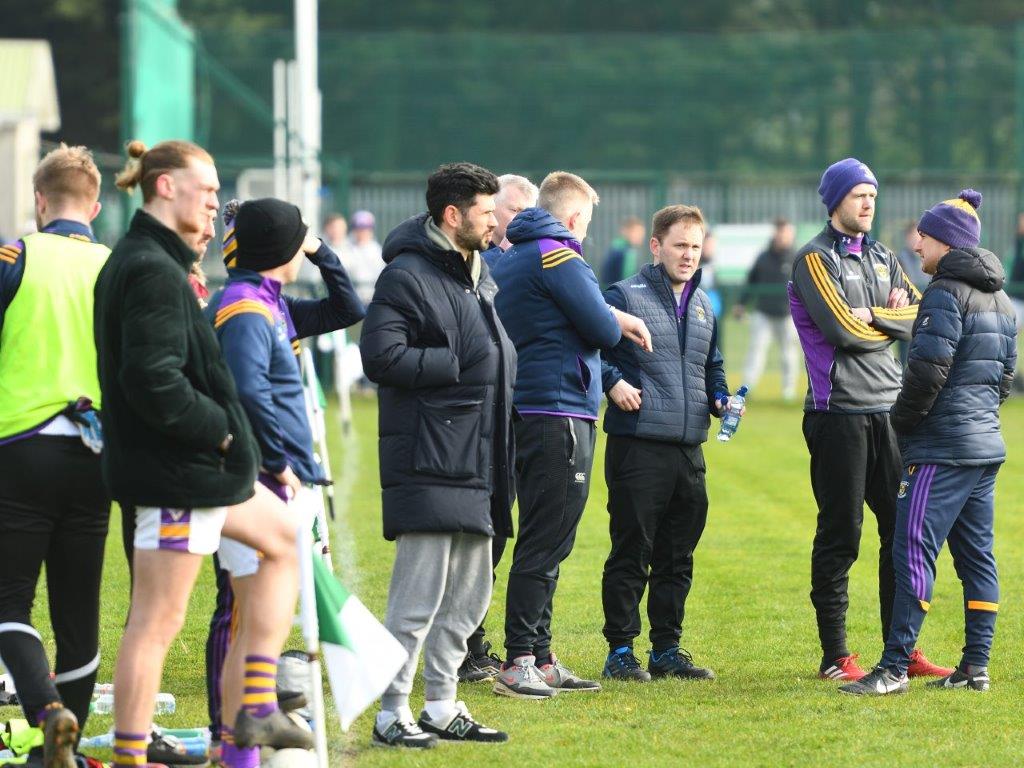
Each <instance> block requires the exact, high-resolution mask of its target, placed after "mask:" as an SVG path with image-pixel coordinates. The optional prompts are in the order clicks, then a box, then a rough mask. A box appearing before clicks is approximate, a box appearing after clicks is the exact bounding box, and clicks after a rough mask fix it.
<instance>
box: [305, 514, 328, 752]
mask: <svg viewBox="0 0 1024 768" xmlns="http://www.w3.org/2000/svg"><path fill="white" fill-rule="evenodd" d="M299 516H300V518H301V523H300V526H299V543H298V546H299V577H300V582H299V621H300V623H301V624H302V636H303V639H304V640H305V641H306V654H307V655H308V656H309V675H310V682H311V683H312V688H313V690H312V693H313V702H312V703H313V736H314V739H315V741H316V761H317V766H318V768H327V716H326V708H325V707H324V682H323V676H322V674H321V671H320V626H319V624H318V622H317V618H316V585H315V583H314V579H313V561H312V558H313V557H315V555H314V554H313V533H312V525H313V521H312V519H311V518H312V516H311V515H310V514H309V511H308V510H304V509H300V510H299Z"/></svg>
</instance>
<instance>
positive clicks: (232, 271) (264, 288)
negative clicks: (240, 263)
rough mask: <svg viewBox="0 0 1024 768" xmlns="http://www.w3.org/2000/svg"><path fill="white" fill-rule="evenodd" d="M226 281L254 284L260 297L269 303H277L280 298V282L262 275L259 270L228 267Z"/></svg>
mask: <svg viewBox="0 0 1024 768" xmlns="http://www.w3.org/2000/svg"><path fill="white" fill-rule="evenodd" d="M228 283H246V284H247V285H253V286H256V288H257V289H258V293H259V296H260V298H263V299H265V300H267V301H269V302H270V303H273V304H277V302H278V301H279V300H280V298H281V287H282V286H281V283H280V282H278V281H277V280H274V279H272V278H269V277H264V276H263V275H261V274H260V273H259V272H255V271H253V270H251V269H243V268H242V267H230V268H229V269H228Z"/></svg>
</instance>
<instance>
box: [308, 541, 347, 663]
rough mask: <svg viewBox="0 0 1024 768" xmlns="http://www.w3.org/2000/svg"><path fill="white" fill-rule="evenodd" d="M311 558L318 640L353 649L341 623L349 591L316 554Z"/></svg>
mask: <svg viewBox="0 0 1024 768" xmlns="http://www.w3.org/2000/svg"><path fill="white" fill-rule="evenodd" d="M311 556H312V558H313V584H314V589H315V591H316V620H317V622H318V623H319V624H320V642H321V643H334V644H335V645H341V646H344V647H345V648H348V649H349V650H353V651H354V650H355V647H354V646H353V645H352V641H351V640H350V639H349V636H348V634H347V633H346V632H345V628H344V627H343V626H342V625H341V608H342V606H343V605H344V604H345V601H346V600H348V598H349V593H348V592H347V591H346V590H345V588H344V587H343V586H341V583H340V582H339V581H338V580H337V579H336V578H335V576H334V574H333V573H331V572H330V571H329V570H328V569H327V565H326V563H324V561H323V559H322V558H320V557H319V556H317V555H315V554H314V555H311Z"/></svg>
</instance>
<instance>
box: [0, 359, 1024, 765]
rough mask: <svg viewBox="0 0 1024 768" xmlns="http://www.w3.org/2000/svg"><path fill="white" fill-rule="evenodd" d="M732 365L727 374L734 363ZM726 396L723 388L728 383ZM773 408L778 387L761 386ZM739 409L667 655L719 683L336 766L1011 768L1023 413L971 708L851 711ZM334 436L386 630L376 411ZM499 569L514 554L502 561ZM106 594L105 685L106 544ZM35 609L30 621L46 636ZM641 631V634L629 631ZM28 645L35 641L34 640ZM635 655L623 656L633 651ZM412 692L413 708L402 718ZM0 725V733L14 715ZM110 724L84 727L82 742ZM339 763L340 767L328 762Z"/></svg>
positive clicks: (354, 737) (191, 674)
mask: <svg viewBox="0 0 1024 768" xmlns="http://www.w3.org/2000/svg"><path fill="white" fill-rule="evenodd" d="M732 359H733V360H736V359H738V358H737V357H733V358H732ZM734 384H735V381H734ZM774 389H775V391H777V385H775V386H774ZM763 391H764V392H765V393H766V394H765V397H764V398H762V399H756V398H755V399H754V400H753V401H752V403H751V405H750V408H749V410H748V414H747V416H746V418H745V419H744V423H743V425H742V428H741V430H740V432H739V434H738V436H737V437H736V439H734V440H733V441H732V442H731V443H727V444H719V443H717V442H712V443H709V444H708V446H707V447H706V456H707V464H708V487H709V494H710V499H711V509H710V513H709V519H708V526H707V530H706V532H705V534H704V538H703V540H702V542H701V545H700V547H699V548H698V550H697V554H696V565H695V577H694V586H693V590H692V592H691V594H690V598H689V601H688V604H687V611H686V623H685V626H684V633H683V645H684V647H686V648H688V649H689V650H690V651H691V652H692V653H693V654H694V657H695V659H696V660H697V661H698V663H701V664H707V665H708V666H711V667H712V668H713V669H714V670H715V671H716V672H717V674H718V680H717V681H715V682H713V683H684V682H676V681H663V682H655V683H650V684H647V685H639V684H617V683H608V684H606V685H605V690H604V691H603V692H602V693H599V694H565V695H562V696H559V697H557V698H556V699H554V700H552V701H548V702H539V703H538V702H520V701H514V700H509V699H504V698H500V697H497V696H494V695H493V694H491V692H490V686H489V685H488V684H477V685H471V686H462V687H461V688H460V693H459V695H460V697H461V698H463V699H464V700H465V701H466V702H467V704H468V706H469V707H470V709H471V711H472V712H473V713H474V714H475V715H476V716H477V717H478V719H480V720H481V721H483V722H485V723H487V724H490V725H494V726H497V727H500V728H503V729H506V730H508V731H509V732H510V734H511V741H510V743H508V744H507V745H502V746H496V747H474V746H462V745H459V746H444V745H443V746H442V748H439V749H436V750H433V751H432V752H429V753H402V754H396V753H395V752H393V751H390V750H375V749H371V748H370V747H369V740H370V728H371V723H372V715H371V713H367V714H366V715H364V716H363V717H362V718H361V719H360V720H359V721H358V722H357V724H356V726H355V727H354V728H353V731H352V733H350V734H349V735H347V736H342V735H341V734H340V733H337V732H336V723H335V724H333V725H332V733H331V741H332V752H333V756H332V765H335V764H338V765H340V764H342V763H345V764H353V763H354V764H357V765H360V766H380V765H396V764H403V765H409V766H435V765H436V766H444V765H452V764H465V765H470V764H475V763H481V762H483V761H486V762H487V764H488V765H523V764H529V765H545V764H547V765H559V764H562V765H624V764H630V765H632V766H645V765H678V764H688V765H698V766H733V765H744V766H777V765H787V766H789V765H793V766H796V765H841V764H847V765H857V766H867V765H878V766H882V765H886V766H889V765H901V766H932V765H948V766H967V765H978V766H981V765H984V766H1004V765H1014V764H1019V763H1021V762H1024V746H1022V744H1021V733H1022V731H1024V711H1022V708H1021V705H1020V702H1021V700H1022V695H1024V672H1022V669H1021V663H1020V662H1021V630H1022V628H1024V627H1022V619H1021V612H1020V610H1019V606H1020V604H1021V601H1022V588H1024V587H1022V584H1024V514H1022V513H1024V500H1022V499H1024V472H1022V469H1024V463H1022V462H1024V458H1022V457H1024V398H1018V399H1016V400H1014V401H1011V402H1010V403H1008V404H1007V406H1006V407H1005V408H1004V411H1003V424H1004V432H1005V434H1006V437H1007V442H1008V443H1009V447H1010V454H1011V455H1010V460H1009V461H1008V462H1007V464H1006V465H1005V466H1004V468H1003V470H1002V472H1001V473H1000V478H999V484H998V486H997V487H998V506H997V535H996V542H997V548H996V556H997V559H998V562H999V566H1000V576H1001V582H1002V598H1001V603H1002V607H1003V611H1002V613H1001V616H1000V620H999V626H998V631H997V637H996V646H995V649H994V654H993V662H992V666H991V673H992V677H993V681H994V684H993V688H992V691H991V692H990V693H989V694H987V695H978V694H972V693H966V692H955V693H948V692H944V691H932V690H925V689H924V688H923V687H922V685H921V683H914V684H912V686H911V692H910V694H909V695H907V696H903V697H895V698H890V699H885V700H867V701H864V700H858V699H851V698H848V697H843V696H840V695H839V694H837V693H836V691H835V687H836V686H835V684H833V683H827V682H822V681H819V680H817V679H816V677H815V673H816V670H817V664H818V660H819V658H818V647H817V642H816V632H815V628H814V618H813V613H812V610H811V606H810V602H809V600H808V597H807V593H808V588H809V555H810V545H811V538H812V535H813V530H814V518H815V510H814V505H813V502H812V499H811V496H810V490H809V486H808V480H807V455H806V449H805V447H804V443H803V439H802V436H801V433H800V418H801V414H800V409H799V407H798V406H788V405H783V404H781V403H779V402H776V401H772V400H771V399H770V397H771V393H772V386H771V385H769V386H766V387H765V388H764V390H763ZM354 405H355V408H354V424H353V428H352V431H351V432H350V433H349V434H348V435H343V434H341V430H340V429H336V428H335V429H334V435H333V440H332V453H331V455H332V461H333V463H334V466H335V476H336V479H337V483H338V488H337V493H338V499H339V502H340V504H339V508H340V509H341V510H342V515H341V516H340V518H339V521H338V523H337V526H336V528H335V531H334V536H335V553H336V554H335V562H336V564H337V565H338V567H339V571H340V572H341V574H342V576H343V578H344V580H345V581H346V583H347V584H348V585H349V587H350V588H352V589H353V590H354V591H356V593H357V594H359V596H360V597H361V598H362V600H363V601H364V602H365V603H366V604H367V605H368V606H369V607H370V608H371V610H373V611H374V612H375V613H376V614H377V615H378V616H382V615H383V609H384V605H385V600H386V595H387V587H388V579H389V574H390V565H391V560H392V558H393V554H394V546H393V544H390V543H388V542H386V541H384V540H383V538H382V537H381V535H380V530H381V524H380V495H379V487H378V483H377V448H376V403H375V401H374V400H372V399H366V398H357V399H356V402H355V404H354ZM601 467H603V440H599V443H598V453H597V459H596V463H595V473H594V476H595V481H594V482H593V484H592V486H591V497H590V503H589V505H588V507H587V511H586V514H585V515H584V518H583V522H582V524H581V527H580V532H579V536H578V540H577V545H576V549H575V551H574V552H573V554H572V556H571V557H570V558H569V559H568V560H567V561H566V563H565V564H564V566H563V568H562V577H561V581H560V585H559V590H558V593H557V595H556V600H555V615H554V637H555V643H554V646H555V650H556V652H557V653H558V654H559V655H560V656H561V657H562V659H563V660H564V661H565V662H567V663H568V664H569V665H570V666H571V667H573V668H574V669H575V670H576V671H577V672H579V673H581V674H584V675H589V676H597V675H599V674H600V671H601V667H602V664H603V660H604V656H605V653H606V647H605V644H604V641H603V638H602V636H601V633H600V628H601V624H602V621H603V618H602V614H601V603H600V591H599V587H600V574H601V568H602V565H603V561H604V558H605V556H606V554H607V549H608V534H607V517H606V514H607V513H606V511H605V502H606V491H605V486H604V483H603V480H602V479H600V478H601V477H602V473H601ZM868 516H869V520H868V521H866V524H865V536H864V539H863V543H862V546H863V550H862V555H863V556H862V558H861V560H860V561H858V563H857V564H856V565H855V567H854V570H853V574H852V581H851V590H850V591H851V609H850V613H849V632H850V645H851V648H852V650H854V651H857V652H859V653H860V654H861V661H862V662H864V663H865V664H867V665H870V664H872V663H874V662H875V661H876V660H877V659H878V656H879V654H880V652H881V638H880V637H879V629H878V618H877V616H878V606H877V592H876V568H875V565H874V564H873V563H874V562H875V560H876V558H875V556H874V551H875V544H876V542H877V538H876V536H875V534H874V532H873V523H871V521H870V513H868ZM509 552H511V549H510V550H509ZM509 560H510V556H509V555H506V559H505V560H504V561H503V562H502V564H501V566H500V568H499V577H498V583H497V587H496V591H495V598H494V602H493V610H492V612H491V614H490V616H489V617H488V626H489V628H490V632H489V636H490V639H491V640H492V641H493V642H494V643H495V644H496V645H498V646H500V645H501V641H502V632H501V628H502V622H503V606H504V585H505V578H504V576H505V574H506V573H507V570H508V565H509ZM107 575H108V579H107V582H106V584H105V588H104V603H103V616H104V623H103V652H104V659H103V664H102V667H101V675H100V678H101V680H109V679H110V674H111V672H110V670H111V666H112V661H113V658H114V654H115V652H116V646H117V642H118V639H119V636H120V628H121V624H122V622H123V617H124V610H125V604H126V597H127V586H126V574H125V570H124V566H123V558H122V556H121V554H120V539H119V535H118V529H117V526H116V525H115V526H112V530H111V538H110V542H109V546H108V562H107ZM212 599H213V598H212V579H211V578H210V574H209V569H207V570H205V571H204V575H203V580H202V581H201V583H200V585H199V587H198V588H197V590H196V593H195V596H194V598H193V606H192V611H191V614H190V618H189V623H188V626H187V627H186V629H185V631H184V632H183V633H182V635H181V637H180V638H179V639H178V641H177V642H176V644H175V647H174V650H173V652H172V658H171V661H170V664H169V665H168V668H167V672H166V675H165V681H164V685H163V690H167V691H171V692H173V693H174V694H175V695H176V696H177V697H178V704H179V710H178V713H177V714H176V715H174V716H173V717H169V718H167V719H166V720H165V721H162V722H164V724H166V725H196V724H205V722H206V715H205V696H204V687H203V678H202V667H203V643H204V640H205V624H206V621H207V618H208V616H209V613H210V610H211V609H212ZM42 606H45V599H41V600H40V603H39V606H37V613H38V614H39V619H40V622H39V625H40V627H41V628H43V627H44V626H45V610H44V609H43V608H42ZM645 623H646V620H645ZM962 624H963V615H962V610H961V602H960V585H959V582H958V581H957V579H956V576H955V574H954V572H953V568H952V563H951V562H950V560H949V558H948V556H947V555H945V554H944V555H943V557H942V560H941V561H940V564H939V576H938V580H937V585H936V591H935V598H934V601H933V607H932V611H931V613H930V615H929V618H928V621H927V623H926V625H925V628H924V632H923V635H922V638H921V643H920V645H921V647H922V648H924V649H925V650H926V652H927V653H928V654H929V656H930V657H931V658H932V659H933V660H935V661H937V662H941V663H946V664H953V663H954V662H955V661H956V660H957V659H958V658H959V649H960V646H961V644H962ZM43 631H44V634H45V633H46V632H45V629H44V630H43ZM647 647H648V646H647V645H646V638H645V637H641V638H640V639H639V640H638V643H637V651H638V652H646V650H647ZM421 703H422V688H421V686H420V685H417V688H416V691H415V692H414V694H413V702H412V704H413V708H414V710H415V709H416V708H417V707H419V706H420V704H421ZM14 714H15V712H14V711H13V710H0V716H3V717H9V716H14ZM109 725H110V719H109V718H103V717H93V718H92V719H91V720H90V722H89V725H88V727H87V732H88V733H89V734H93V733H98V732H102V731H104V730H105V729H106V728H108V727H109ZM335 750H336V751H335Z"/></svg>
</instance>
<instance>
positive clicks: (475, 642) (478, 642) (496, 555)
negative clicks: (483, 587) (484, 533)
mask: <svg viewBox="0 0 1024 768" xmlns="http://www.w3.org/2000/svg"><path fill="white" fill-rule="evenodd" d="M506 544H508V538H507V537H505V536H492V537H491V583H492V584H493V583H494V582H496V581H497V580H498V563H499V562H501V557H502V555H504V554H505V545H506ZM486 623H487V617H486V616H484V620H483V621H481V622H480V626H479V627H477V628H476V629H474V630H473V634H472V635H470V636H469V640H468V641H467V642H466V646H467V648H468V649H469V652H470V653H475V654H477V655H479V654H482V653H484V638H485V637H486V636H487V630H486V629H485V628H484V625H485V624H486Z"/></svg>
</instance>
